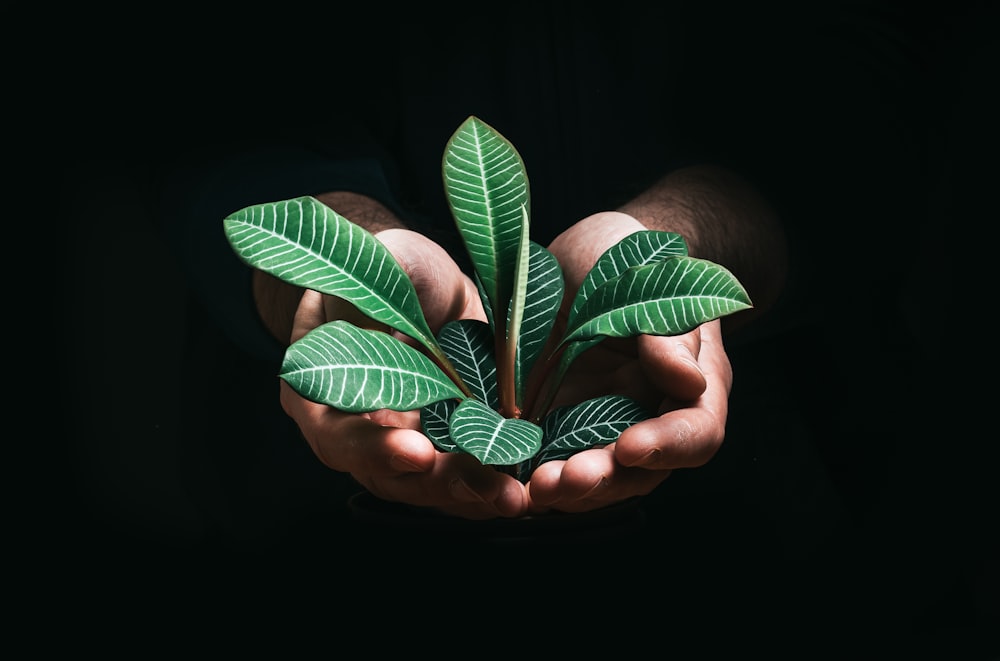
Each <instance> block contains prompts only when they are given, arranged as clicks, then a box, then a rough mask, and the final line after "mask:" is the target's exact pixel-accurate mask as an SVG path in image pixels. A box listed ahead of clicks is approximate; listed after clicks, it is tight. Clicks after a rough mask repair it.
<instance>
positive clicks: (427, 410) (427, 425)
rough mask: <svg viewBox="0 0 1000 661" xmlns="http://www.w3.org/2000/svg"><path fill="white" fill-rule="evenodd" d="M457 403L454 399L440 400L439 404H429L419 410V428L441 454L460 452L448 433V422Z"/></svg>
mask: <svg viewBox="0 0 1000 661" xmlns="http://www.w3.org/2000/svg"><path fill="white" fill-rule="evenodd" d="M457 406H458V402H456V401H455V400H454V399H442V400H441V401H440V402H431V403H430V404H428V405H427V406H425V407H423V408H422V409H420V428H421V429H422V430H423V432H424V436H426V437H427V438H429V439H431V443H433V444H434V446H435V447H437V449H439V450H441V451H442V452H461V451H462V450H461V448H459V447H458V446H457V445H455V442H454V441H452V440H451V434H450V432H449V431H448V420H449V419H450V418H451V414H452V413H454V411H455V408H456V407H457Z"/></svg>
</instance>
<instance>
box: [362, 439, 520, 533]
mask: <svg viewBox="0 0 1000 661" xmlns="http://www.w3.org/2000/svg"><path fill="white" fill-rule="evenodd" d="M436 459H437V460H436V462H435V465H434V467H433V468H432V469H431V470H430V471H427V472H424V473H419V474H410V475H404V476H396V477H384V476H383V477H373V478H371V479H370V480H364V481H362V483H363V484H364V485H365V487H366V488H368V489H369V490H370V491H371V492H372V493H374V494H375V495H376V496H378V497H379V498H382V499H383V500H389V501H397V502H404V503H407V504H410V505H416V506H418V507H427V508H432V509H434V510H437V511H439V512H441V513H444V514H448V515H450V516H457V517H461V518H465V519H477V520H483V519H492V518H497V517H518V516H522V515H524V514H525V512H526V511H527V503H528V498H527V492H526V489H525V487H524V485H522V484H521V483H520V482H518V481H517V480H516V479H514V478H513V477H511V476H510V475H506V474H504V473H501V472H500V471H497V470H495V469H494V468H492V467H490V466H484V465H482V464H481V463H479V461H477V460H476V459H475V457H472V456H471V455H462V454H458V453H439V454H438V455H437V458H436Z"/></svg>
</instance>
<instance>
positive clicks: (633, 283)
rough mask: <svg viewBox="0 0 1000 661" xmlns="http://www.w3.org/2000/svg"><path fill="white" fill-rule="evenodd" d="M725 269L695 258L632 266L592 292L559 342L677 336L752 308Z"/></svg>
mask: <svg viewBox="0 0 1000 661" xmlns="http://www.w3.org/2000/svg"><path fill="white" fill-rule="evenodd" d="M751 306H752V304H751V302H750V297H749V296H748V295H747V292H746V290H745V289H744V288H743V285H741V284H740V282H739V281H738V280H737V279H736V277H735V276H734V275H733V274H732V273H730V272H729V271H728V270H727V269H726V268H725V267H723V266H720V265H719V264H716V263H714V262H710V261H708V260H704V259H697V258H694V257H671V258H668V259H666V260H665V261H662V262H657V263H655V264H648V265H645V266H636V267H632V268H630V269H628V270H627V271H625V272H624V273H623V274H621V275H620V276H618V277H617V278H614V279H612V280H608V281H607V282H605V283H604V284H603V285H601V286H599V287H598V288H597V289H595V290H594V291H593V293H592V294H591V296H590V298H589V299H588V300H587V302H586V303H585V304H584V305H583V306H582V307H581V308H580V311H579V313H578V314H577V319H576V323H575V325H574V326H572V327H570V328H568V329H567V332H566V335H565V336H564V338H563V342H571V341H578V340H589V339H592V338H595V337H597V336H605V337H632V336H633V335H642V334H647V335H679V334H681V333H686V332H688V331H690V330H693V329H694V328H696V327H697V326H699V325H700V324H702V323H704V322H706V321H711V320H713V319H717V318H719V317H722V316H725V315H727V314H732V313H733V312H737V311H739V310H744V309H747V308H749V307H751Z"/></svg>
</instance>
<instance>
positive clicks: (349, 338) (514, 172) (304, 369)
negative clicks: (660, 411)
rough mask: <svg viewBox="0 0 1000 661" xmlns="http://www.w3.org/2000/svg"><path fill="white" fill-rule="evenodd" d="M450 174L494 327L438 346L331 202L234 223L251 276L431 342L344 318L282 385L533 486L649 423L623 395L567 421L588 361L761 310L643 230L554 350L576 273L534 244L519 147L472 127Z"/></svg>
mask: <svg viewBox="0 0 1000 661" xmlns="http://www.w3.org/2000/svg"><path fill="white" fill-rule="evenodd" d="M442 170H443V180H444V189H445V194H446V197H447V200H448V203H449V205H450V208H451V211H452V215H453V217H454V221H455V223H456V225H457V228H458V231H459V233H460V235H461V237H462V240H463V242H464V245H465V247H466V249H467V251H468V254H469V257H470V259H471V263H472V266H473V271H474V273H473V274H472V275H473V279H474V281H475V283H476V285H477V287H478V289H479V293H480V297H481V299H482V302H483V307H484V308H485V311H486V316H487V319H488V322H481V321H478V320H472V319H461V320H457V321H451V322H449V323H447V324H445V325H444V326H443V327H442V328H441V330H440V332H439V333H438V334H437V336H435V335H434V333H433V332H432V331H431V329H430V327H429V326H428V324H427V321H426V320H425V318H424V315H423V312H422V310H421V308H420V304H419V301H418V300H417V295H416V291H415V290H414V288H413V285H412V283H411V282H410V280H409V278H408V277H407V275H406V273H405V272H404V271H403V269H402V268H401V267H400V266H399V265H398V264H397V263H396V261H395V260H394V259H393V257H392V255H391V254H390V253H389V252H388V250H387V249H386V248H385V247H384V246H383V245H382V244H381V243H379V241H378V240H377V239H376V238H375V237H374V236H373V235H372V234H370V233H369V232H367V231H366V230H365V229H363V228H361V227H360V226H358V225H356V224H354V223H352V222H351V221H350V220H348V219H346V218H344V217H343V216H341V215H340V214H338V213H337V212H336V211H335V210H333V209H330V208H328V207H326V206H325V205H323V204H322V203H320V202H319V201H318V200H316V199H314V198H312V197H299V198H295V199H290V200H284V201H280V202H273V203H268V204H258V205H254V206H250V207H247V208H244V209H242V210H240V211H237V212H235V213H233V214H231V215H229V216H228V217H226V218H225V219H224V221H223V222H224V229H225V233H226V237H227V239H228V241H229V243H230V245H231V246H232V248H233V250H234V251H235V252H236V254H237V255H238V256H239V258H240V259H242V260H243V261H244V262H245V263H247V264H249V265H250V266H252V267H254V268H257V269H261V270H263V271H266V272H268V273H270V274H272V275H274V276H276V277H278V278H280V279H281V280H284V281H285V282H288V283H291V284H294V285H298V286H301V287H305V288H309V289H313V290H316V291H318V292H321V293H323V294H328V295H331V296H336V297H340V298H342V299H344V300H346V301H348V302H350V303H352V304H353V305H354V306H355V307H356V308H357V309H358V310H359V311H361V312H362V313H363V314H364V315H366V316H367V317H369V318H370V319H372V320H374V321H376V322H380V323H382V324H385V325H386V326H388V327H390V328H392V329H394V330H396V331H398V332H399V333H401V334H403V335H405V336H408V337H409V338H412V339H413V340H415V342H416V345H419V348H415V347H414V346H411V345H410V344H407V343H404V342H402V341H400V340H399V339H397V338H396V337H393V336H392V335H390V334H388V333H385V332H380V331H376V330H369V329H364V328H360V327H358V326H356V325H353V324H351V323H349V322H347V321H343V320H338V321H331V322H328V323H326V324H323V325H321V326H319V327H317V328H315V329H313V330H312V331H310V332H309V333H307V334H306V335H305V336H304V337H302V338H301V339H299V340H298V341H296V342H294V343H293V344H291V346H289V347H288V349H287V351H286V353H285V358H284V361H283V363H282V366H281V371H280V374H279V376H280V377H281V378H282V379H284V380H285V381H286V382H287V383H288V384H289V385H291V386H292V387H293V388H294V389H295V390H296V391H297V392H298V393H299V394H301V395H302V396H303V397H306V398H307V399H310V400H312V401H315V402H320V403H323V404H328V405H330V406H332V407H335V408H337V409H341V410H344V411H349V412H356V413H360V412H366V411H374V410H378V409H392V410H397V411H409V410H416V409H420V419H421V425H422V427H423V431H424V433H425V434H426V435H427V436H428V437H429V438H430V439H431V441H432V442H433V443H434V444H435V445H436V446H437V447H438V448H439V449H441V450H443V451H447V452H467V453H469V454H472V455H474V456H475V457H476V458H477V459H479V461H480V462H482V463H483V464H485V465H492V466H495V467H497V469H498V470H504V471H506V472H509V473H510V474H512V475H515V476H517V477H518V479H520V480H522V481H526V480H527V479H528V478H529V476H530V474H531V472H532V471H533V470H534V469H535V467H537V466H538V465H539V464H541V463H543V462H545V461H550V460H553V459H563V458H566V457H569V456H571V455H572V454H574V453H576V452H579V451H581V450H584V449H586V448H589V447H593V446H595V445H602V444H608V443H611V442H613V441H614V440H615V439H617V438H618V436H619V435H620V434H621V432H622V431H624V430H625V429H626V428H628V427H629V426H631V425H633V424H635V423H637V422H639V421H641V420H644V419H646V418H648V417H650V414H649V413H648V412H647V411H645V410H643V408H642V407H641V406H640V405H639V404H638V403H637V402H635V401H633V400H631V399H629V398H627V397H624V396H619V395H607V396H603V397H598V398H596V399H591V400H588V401H584V402H580V403H578V404H574V405H568V406H561V407H557V408H552V402H553V401H554V396H555V393H556V391H557V389H558V388H559V385H560V383H561V382H562V380H563V378H564V376H565V375H566V371H567V369H568V368H569V366H570V364H571V363H572V362H573V361H574V360H575V359H576V358H577V357H579V356H580V355H581V354H582V353H583V352H584V351H586V350H587V349H589V348H591V347H593V346H595V345H596V344H597V343H599V342H601V341H602V340H604V339H605V338H611V337H631V336H635V335H639V334H651V335H677V334H680V333H685V332H688V331H690V330H692V329H694V328H695V327H696V326H698V325H699V324H702V323H704V322H707V321H710V320H712V319H716V318H719V317H722V316H724V315H728V314H732V313H733V312H736V311H739V310H742V309H746V308H749V307H751V302H750V299H749V297H748V295H747V293H746V291H745V290H744V288H743V286H742V285H741V284H740V283H739V281H738V280H737V279H736V278H735V276H733V275H732V274H731V273H730V272H729V271H728V270H726V269H725V268H724V267H722V266H720V265H718V264H715V263H713V262H710V261H707V260H704V259H697V258H693V257H690V256H688V254H687V245H686V243H685V241H684V239H683V237H681V236H680V235H679V234H675V233H672V232H661V231H652V230H649V231H640V232H637V233H634V234H631V235H629V236H627V237H626V238H624V239H623V240H622V241H620V242H619V243H618V244H616V245H615V246H613V247H611V248H610V249H609V250H607V251H606V252H605V253H604V254H603V255H602V256H601V257H600V259H599V260H598V261H597V263H596V264H595V265H594V267H593V269H592V270H591V271H590V272H589V274H588V275H587V276H586V278H585V279H584V281H583V283H582V285H581V286H580V288H579V290H578V291H577V293H576V295H575V297H574V299H573V300H572V302H571V305H570V307H569V312H568V318H567V322H566V325H565V331H564V332H563V334H562V335H561V337H560V338H559V339H558V341H557V342H552V341H550V340H553V339H555V338H550V335H551V334H552V332H553V329H554V327H555V320H556V314H557V312H558V310H559V307H560V304H561V303H562V301H563V295H564V283H563V273H562V269H561V267H560V265H559V263H558V262H557V261H556V258H555V256H554V255H553V254H552V253H550V252H549V251H548V250H547V249H545V248H544V247H542V246H541V245H538V244H536V243H534V242H533V241H531V240H530V238H529V217H530V213H529V210H530V201H529V186H528V177H527V174H526V172H525V168H524V164H523V162H522V161H521V157H520V155H519V154H518V152H517V150H516V149H515V148H514V146H513V145H511V144H510V142H508V141H507V139H506V138H504V137H503V136H502V135H500V134H499V133H498V132H497V131H496V130H494V129H493V128H492V127H490V126H489V125H487V124H486V123H484V122H483V121H482V120H480V119H478V118H476V117H474V116H472V117H469V118H468V119H467V120H466V121H465V122H463V123H462V125H461V126H459V128H458V129H457V130H456V131H455V133H454V134H453V135H452V137H451V138H450V139H449V141H448V143H447V146H446V149H445V153H444V158H443V164H442Z"/></svg>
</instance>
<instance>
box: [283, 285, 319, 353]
mask: <svg viewBox="0 0 1000 661" xmlns="http://www.w3.org/2000/svg"><path fill="white" fill-rule="evenodd" d="M324 321H326V314H325V313H324V311H323V295H322V294H320V293H319V292H317V291H313V290H311V289H306V290H305V291H303V292H302V298H301V299H300V300H299V307H298V308H296V310H295V318H294V319H293V320H292V336H291V338H290V339H291V341H292V342H295V341H297V340H299V339H300V338H301V337H302V336H303V335H305V334H306V333H308V332H309V331H311V330H312V329H314V328H316V327H317V326H319V325H320V324H322V323H323V322H324Z"/></svg>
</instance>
